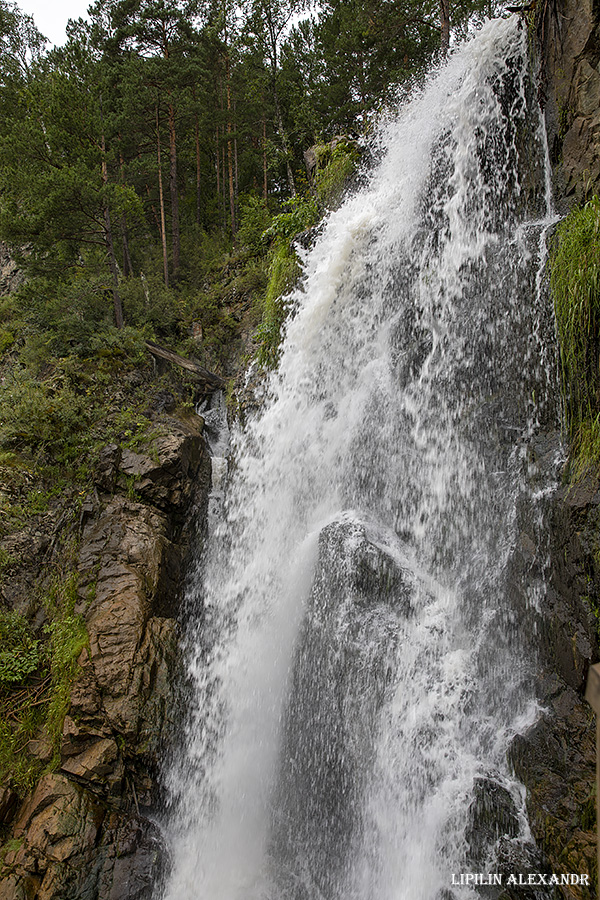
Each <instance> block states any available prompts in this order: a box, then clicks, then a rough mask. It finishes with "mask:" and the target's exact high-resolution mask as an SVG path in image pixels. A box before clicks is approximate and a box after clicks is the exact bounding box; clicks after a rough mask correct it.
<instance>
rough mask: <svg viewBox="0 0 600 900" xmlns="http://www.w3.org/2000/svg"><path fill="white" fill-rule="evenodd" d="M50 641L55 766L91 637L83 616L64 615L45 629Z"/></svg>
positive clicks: (50, 712) (50, 727) (49, 722)
mask: <svg viewBox="0 0 600 900" xmlns="http://www.w3.org/2000/svg"><path fill="white" fill-rule="evenodd" d="M45 631H46V633H47V634H48V635H49V637H50V647H49V656H50V677H51V696H50V701H49V703H48V710H47V714H46V730H47V732H48V735H49V737H50V739H51V741H52V743H53V745H54V758H53V763H55V764H57V763H58V762H60V741H61V735H62V727H63V722H64V718H65V716H66V714H67V712H68V709H69V703H70V696H71V687H72V684H73V681H74V679H75V676H76V674H77V669H78V663H77V659H78V657H79V654H80V653H81V651H82V650H83V649H84V647H89V636H88V633H87V629H86V627H85V622H84V621H83V619H82V618H81V616H78V615H75V614H73V613H68V614H63V615H62V616H61V617H60V618H57V619H55V621H54V622H51V623H50V624H49V625H47V626H46V628H45Z"/></svg>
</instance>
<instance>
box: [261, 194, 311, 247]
mask: <svg viewBox="0 0 600 900" xmlns="http://www.w3.org/2000/svg"><path fill="white" fill-rule="evenodd" d="M284 206H285V209H284V211H283V212H281V213H279V215H277V216H274V218H273V221H272V223H271V225H270V226H269V228H267V230H266V231H265V237H266V238H269V239H270V240H274V241H275V242H276V243H280V242H281V241H292V240H293V239H294V238H295V237H296V236H297V235H299V234H301V232H303V231H306V229H307V228H312V226H313V225H316V223H317V222H318V221H319V219H320V217H321V213H320V211H319V205H318V203H317V201H316V200H315V198H314V197H300V196H296V197H293V198H292V199H291V200H287V201H286V202H285V204H284Z"/></svg>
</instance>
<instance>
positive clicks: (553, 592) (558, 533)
mask: <svg viewBox="0 0 600 900" xmlns="http://www.w3.org/2000/svg"><path fill="white" fill-rule="evenodd" d="M598 487H599V486H598V484H597V482H596V481H594V480H592V479H589V478H588V479H584V480H583V481H582V482H580V483H579V484H578V485H576V486H566V487H562V488H560V489H559V490H558V491H557V493H556V495H555V497H554V499H553V502H552V510H551V517H550V518H551V521H550V533H551V544H550V571H549V577H548V580H547V589H546V592H545V596H544V597H543V599H542V606H541V619H540V627H539V629H538V632H537V634H536V640H535V653H536V654H537V658H538V666H539V678H538V696H539V699H540V704H541V706H542V707H543V710H544V712H543V714H542V715H541V716H540V717H539V718H538V720H537V721H536V722H535V724H534V725H533V726H532V727H531V728H529V729H528V731H526V732H525V733H524V734H522V735H518V736H517V737H516V738H515V739H514V741H513V743H512V746H511V749H510V753H509V757H510V761H511V763H512V766H513V768H514V771H515V773H516V775H517V777H518V778H519V779H520V780H521V781H522V782H523V784H524V785H525V787H526V789H527V811H528V816H529V822H530V826H531V831H532V834H533V836H534V838H535V840H536V842H537V844H538V846H539V847H540V848H541V849H542V850H543V852H544V854H545V856H546V857H547V859H548V861H549V863H550V865H551V868H552V871H554V872H578V873H588V874H589V875H590V876H592V877H593V878H594V879H595V872H596V832H595V815H594V807H595V791H594V782H595V763H596V754H595V723H594V716H593V713H592V710H591V708H590V707H589V705H588V704H587V703H586V701H585V700H584V698H583V693H584V690H585V682H586V677H587V670H588V667H589V665H590V663H592V662H595V661H596V660H597V658H598V618H597V616H598V609H599V607H598V598H599V597H600V554H599V550H600V538H599V535H600V527H599V526H600V491H599V490H598ZM560 891H561V896H564V897H568V898H574V900H575V898H577V900H584V898H586V900H587V898H590V900H591V898H592V897H594V896H596V894H595V889H593V888H592V889H586V888H585V887H583V888H582V887H578V886H573V887H571V886H570V887H568V888H567V887H561V888H560Z"/></svg>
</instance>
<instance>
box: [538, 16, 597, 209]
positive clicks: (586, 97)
mask: <svg viewBox="0 0 600 900" xmlns="http://www.w3.org/2000/svg"><path fill="white" fill-rule="evenodd" d="M537 31H538V37H539V39H540V45H541V56H542V73H541V74H542V99H543V100H544V103H545V112H546V122H547V126H548V137H549V148H550V156H551V160H552V163H553V164H554V165H555V166H557V167H558V172H557V174H558V188H559V194H563V193H564V194H565V195H566V196H567V197H575V196H576V197H577V199H580V197H581V194H582V189H583V188H584V187H585V183H586V182H587V183H588V189H589V188H593V190H594V191H598V188H599V186H600V69H599V66H600V23H599V20H598V10H597V8H596V6H595V4H594V3H593V0H557V2H554V3H545V4H543V7H541V15H538V23H537Z"/></svg>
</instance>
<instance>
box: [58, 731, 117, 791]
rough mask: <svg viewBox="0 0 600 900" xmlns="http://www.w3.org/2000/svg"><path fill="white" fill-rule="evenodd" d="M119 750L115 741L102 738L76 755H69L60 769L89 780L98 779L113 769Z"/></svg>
mask: <svg viewBox="0 0 600 900" xmlns="http://www.w3.org/2000/svg"><path fill="white" fill-rule="evenodd" d="M118 755H119V751H118V748H117V745H116V743H115V742H114V741H113V740H110V739H109V738H102V739H100V740H99V741H96V742H95V743H94V744H92V746H91V747H88V748H87V749H86V750H84V751H83V753H80V754H79V755H78V756H71V757H69V759H67V760H66V762H63V764H62V771H63V772H66V773H67V774H70V775H76V776H77V777H78V778H85V779H87V780H89V781H100V780H102V779H103V778H104V777H105V776H106V775H109V774H110V773H111V772H113V771H114V769H115V763H116V761H117V757H118Z"/></svg>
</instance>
